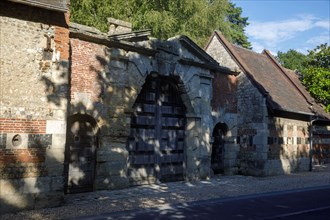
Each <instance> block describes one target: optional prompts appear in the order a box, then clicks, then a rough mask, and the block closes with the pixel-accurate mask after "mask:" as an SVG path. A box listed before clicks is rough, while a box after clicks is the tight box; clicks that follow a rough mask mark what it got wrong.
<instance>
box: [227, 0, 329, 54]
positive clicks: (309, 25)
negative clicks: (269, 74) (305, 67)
mask: <svg viewBox="0 0 330 220" xmlns="http://www.w3.org/2000/svg"><path fill="white" fill-rule="evenodd" d="M231 2H233V3H234V4H236V6H237V7H241V8H242V10H243V13H242V16H243V17H248V18H249V19H248V21H249V23H250V25H248V26H247V27H246V29H245V33H246V34H247V36H248V38H249V41H250V42H251V43H252V47H253V50H254V51H256V52H261V51H262V50H263V49H268V50H270V51H271V53H272V54H273V55H276V54H277V52H278V51H282V52H286V51H288V50H289V49H295V50H297V51H299V52H302V53H305V54H306V53H307V51H308V50H311V49H314V48H315V47H316V46H317V45H320V44H321V43H328V45H329V44H330V0H231Z"/></svg>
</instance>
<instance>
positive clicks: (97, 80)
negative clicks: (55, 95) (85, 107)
mask: <svg viewBox="0 0 330 220" xmlns="http://www.w3.org/2000/svg"><path fill="white" fill-rule="evenodd" d="M71 47H72V57H71V59H72V67H71V68H72V73H71V101H72V103H79V102H84V100H86V99H88V100H89V101H90V102H92V103H93V102H97V101H99V100H100V99H99V98H100V94H101V83H103V82H102V80H101V79H102V76H101V75H100V74H102V72H103V69H104V64H105V63H104V62H103V60H104V59H105V58H104V55H105V54H104V46H101V45H98V44H94V43H90V42H86V41H82V40H79V39H71ZM104 83H106V82H104ZM86 104H87V103H86Z"/></svg>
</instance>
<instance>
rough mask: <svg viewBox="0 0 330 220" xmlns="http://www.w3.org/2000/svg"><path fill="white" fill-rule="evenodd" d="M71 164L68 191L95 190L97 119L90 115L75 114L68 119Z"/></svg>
mask: <svg viewBox="0 0 330 220" xmlns="http://www.w3.org/2000/svg"><path fill="white" fill-rule="evenodd" d="M68 125H69V126H68V129H69V130H68V137H67V144H68V147H69V156H68V158H69V164H68V182H67V192H68V193H76V192H88V191H93V185H94V176H95V155H96V154H95V150H96V146H97V139H96V136H95V127H96V122H95V120H94V119H93V118H92V117H91V116H88V115H81V114H78V115H74V116H71V118H69V119H68Z"/></svg>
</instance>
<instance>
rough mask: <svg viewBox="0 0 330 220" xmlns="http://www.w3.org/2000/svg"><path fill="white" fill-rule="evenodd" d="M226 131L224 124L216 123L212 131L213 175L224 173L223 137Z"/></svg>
mask: <svg viewBox="0 0 330 220" xmlns="http://www.w3.org/2000/svg"><path fill="white" fill-rule="evenodd" d="M227 131H228V127H227V125H226V124H225V123H218V124H217V125H216V126H215V127H214V130H213V133H212V137H213V144H212V155H211V168H212V170H213V172H214V174H219V173H223V171H224V164H223V158H224V136H225V134H226V133H227Z"/></svg>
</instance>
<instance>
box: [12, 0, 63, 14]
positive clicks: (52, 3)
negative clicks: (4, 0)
mask: <svg viewBox="0 0 330 220" xmlns="http://www.w3.org/2000/svg"><path fill="white" fill-rule="evenodd" d="M9 1H12V2H16V3H19V4H25V5H30V6H32V7H38V8H44V9H48V10H52V11H60V12H67V10H68V6H67V0H9Z"/></svg>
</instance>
